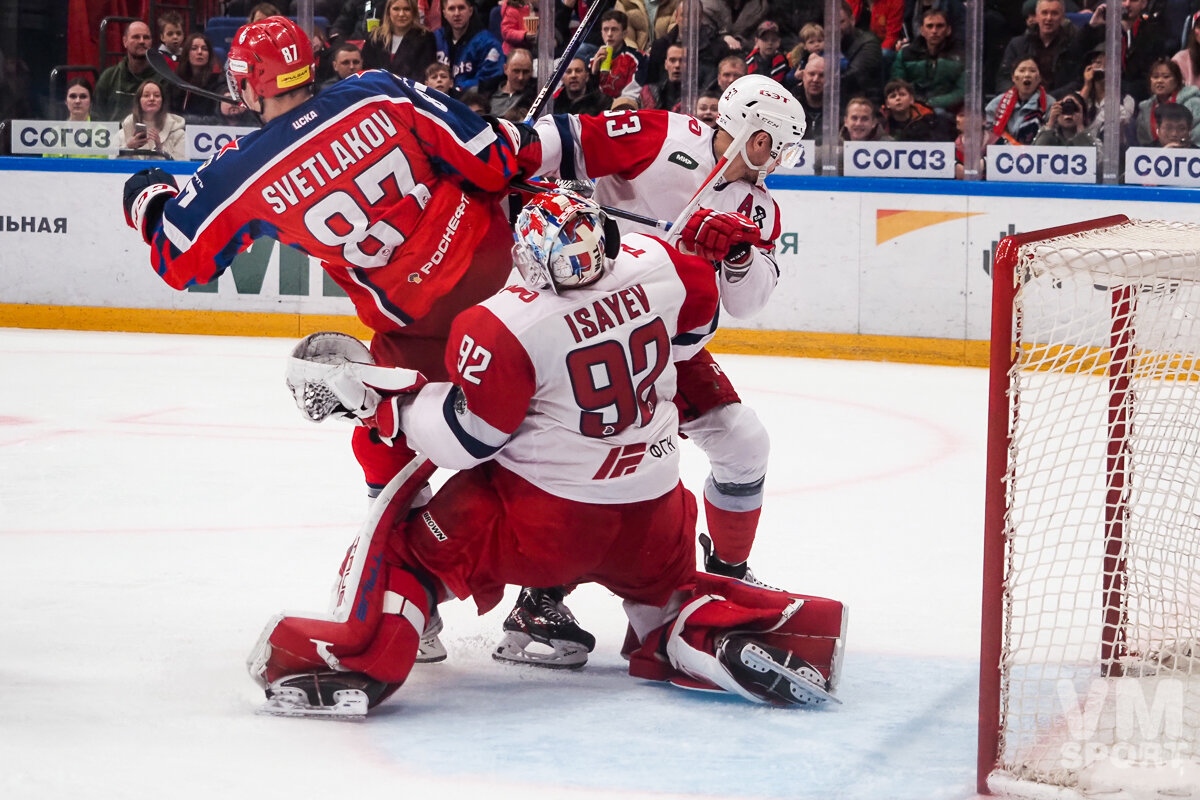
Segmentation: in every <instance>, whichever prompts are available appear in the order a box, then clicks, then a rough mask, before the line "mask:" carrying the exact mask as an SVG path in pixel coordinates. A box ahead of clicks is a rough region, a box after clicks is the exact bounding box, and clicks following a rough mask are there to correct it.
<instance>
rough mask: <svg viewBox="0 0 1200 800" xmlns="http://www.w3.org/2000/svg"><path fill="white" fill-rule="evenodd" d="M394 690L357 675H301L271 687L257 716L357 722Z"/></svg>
mask: <svg viewBox="0 0 1200 800" xmlns="http://www.w3.org/2000/svg"><path fill="white" fill-rule="evenodd" d="M397 685H398V684H397ZM395 689H396V685H390V684H386V683H384V682H382V681H377V680H375V679H373V678H370V677H368V676H367V675H363V674H362V673H359V672H334V671H332V670H330V671H327V672H302V673H298V674H296V675H285V676H284V677H282V678H280V679H279V680H277V681H274V682H273V683H271V684H270V685H269V686H268V687H267V702H266V704H265V705H263V706H262V707H261V708H260V709H259V710H258V713H260V714H271V715H274V716H280V717H315V718H318V719H339V720H350V721H355V722H357V721H360V720H364V719H366V717H367V709H369V708H371V707H372V706H375V705H376V704H378V703H379V702H381V701H382V700H383V699H384V698H386V697H387V696H388V695H390V694H391V693H392V692H393V691H394V690H395Z"/></svg>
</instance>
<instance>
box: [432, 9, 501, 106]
mask: <svg viewBox="0 0 1200 800" xmlns="http://www.w3.org/2000/svg"><path fill="white" fill-rule="evenodd" d="M442 18H443V22H444V23H445V24H443V25H442V27H440V28H438V30H437V32H436V33H435V34H434V37H435V38H436V40H437V58H438V61H440V62H442V63H443V64H446V65H447V66H449V67H450V74H451V76H453V78H454V86H455V88H457V89H458V90H459V91H466V90H467V89H474V88H476V87H480V88H482V89H484V90H486V91H491V90H492V89H494V88H495V87H496V86H498V85H499V83H500V81H501V80H503V78H504V53H503V52H501V49H500V43H499V42H498V41H496V39H495V37H494V36H492V35H491V34H490V33H488V32H487V28H485V27H484V24H483V22H482V21H481V20H480V19H479V15H478V14H476V13H475V4H474V2H473V0H443V3H442Z"/></svg>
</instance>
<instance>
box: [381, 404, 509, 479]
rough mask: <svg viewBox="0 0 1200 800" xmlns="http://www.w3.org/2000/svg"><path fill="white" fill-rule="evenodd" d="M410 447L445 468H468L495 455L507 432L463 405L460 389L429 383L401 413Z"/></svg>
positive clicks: (503, 442) (504, 440) (402, 426)
mask: <svg viewBox="0 0 1200 800" xmlns="http://www.w3.org/2000/svg"><path fill="white" fill-rule="evenodd" d="M400 428H401V430H403V431H404V435H405V437H407V439H408V445H409V447H411V448H413V449H414V450H416V451H417V452H419V453H423V454H424V455H426V456H428V457H429V459H430V460H431V461H433V463H435V464H437V465H438V466H439V467H443V468H445V469H469V468H471V467H474V466H475V465H477V464H481V463H483V462H484V461H487V460H488V459H489V458H491V457H492V456H494V455H496V453H498V452H499V451H500V449H501V448H502V447H504V445H505V444H506V443H507V442H508V438H509V437H508V434H506V433H504V432H503V431H499V430H497V429H496V428H493V427H491V426H490V425H488V424H487V423H486V422H484V421H483V420H481V419H479V418H478V417H476V416H475V415H474V414H472V413H471V412H470V410H469V409H467V408H466V402H465V400H464V399H463V396H462V392H461V391H459V389H458V387H457V386H454V385H453V384H449V383H431V384H429V385H428V386H426V387H425V388H423V389H422V390H421V391H420V392H418V393H417V396H416V399H415V400H413V402H412V403H409V404H408V405H407V406H406V407H405V408H404V409H402V410H401V412H400Z"/></svg>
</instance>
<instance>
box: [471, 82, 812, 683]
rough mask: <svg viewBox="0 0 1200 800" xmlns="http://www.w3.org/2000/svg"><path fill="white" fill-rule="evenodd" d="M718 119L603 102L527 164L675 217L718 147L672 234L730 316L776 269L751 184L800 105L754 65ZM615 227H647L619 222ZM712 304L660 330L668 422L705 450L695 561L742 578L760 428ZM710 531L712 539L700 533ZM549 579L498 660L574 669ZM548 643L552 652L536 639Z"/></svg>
mask: <svg viewBox="0 0 1200 800" xmlns="http://www.w3.org/2000/svg"><path fill="white" fill-rule="evenodd" d="M718 112H719V116H718V119H717V128H716V129H713V128H710V127H708V126H706V125H702V124H700V122H699V121H697V120H696V119H694V118H692V117H690V116H687V115H685V114H675V113H672V112H668V111H658V110H647V111H610V112H605V113H604V114H602V115H599V116H594V117H592V116H574V115H556V116H548V117H543V118H541V119H540V120H538V122H537V125H536V126H535V129H536V130H537V132H538V135H539V139H540V147H541V167H540V169H539V171H538V172H539V174H542V175H549V176H554V177H558V178H561V179H567V180H595V181H596V189H595V198H596V200H597V201H599V202H600V203H601V204H605V205H610V206H614V207H617V208H620V209H622V210H624V211H632V212H636V213H639V214H641V215H643V216H647V217H650V218H658V217H666V218H668V219H673V218H675V217H677V216H678V215H680V214H681V213H682V212H683V211H684V209H685V208H686V207H687V206H688V204H689V201H690V200H691V199H692V197H693V196H694V195H696V193H697V192H699V191H701V188H702V186H704V184H705V180H706V176H709V175H711V174H712V173H713V171H714V169H715V168H716V167H717V165H718V163H719V160H720V158H721V157H722V156H726V157H727V158H728V161H727V163H726V164H725V167H724V170H723V172H722V173H721V174H720V175H719V176H718V177H717V178H716V180H714V181H713V182H712V184H711V186H710V187H709V188H707V189H705V190H704V191H702V192H701V193H700V195H699V196H698V197H697V198H696V199H697V201H698V206H699V210H698V211H696V212H695V213H694V214H692V215H691V216H690V217H689V218H688V219H687V223H686V225H684V226H683V230H682V231H681V232H680V233H681V235H680V239H679V244H680V248H681V249H683V250H684V251H685V252H694V253H697V254H699V255H702V256H703V257H705V258H706V259H708V260H710V261H712V262H714V264H715V265H716V266H717V274H718V277H719V286H720V290H721V307H722V308H723V309H724V310H725V311H726V312H727V313H729V314H731V315H733V316H735V317H741V318H746V317H751V316H754V315H755V314H757V313H758V312H759V311H761V310H762V308H763V307H764V306H765V305H766V303H767V301H768V300H769V299H770V296H771V293H772V291H773V290H774V288H775V284H776V282H777V281H778V278H779V268H778V267H777V266H776V263H775V257H774V249H775V240H776V239H777V238H778V236H779V232H780V222H779V207H778V205H777V204H776V203H775V201H774V200H773V199H772V198H771V195H770V193H769V192H768V191H767V189H766V187H765V186H764V185H763V181H764V179H765V178H766V176H767V175H768V174H769V173H770V172H771V171H772V170H774V169H775V167H776V165H777V164H779V163H781V162H782V163H784V164H785V165H790V163H789V162H791V161H793V160H794V158H795V156H797V155H798V154H799V147H800V144H799V142H800V140H801V138H803V136H804V131H805V124H806V123H805V118H804V110H803V109H802V108H801V107H800V104H799V103H798V102H796V100H795V98H793V97H792V96H791V95H789V94H788V93H787V91H785V90H784V89H782V88H781V87H780V85H779V83H778V82H776V81H773V80H771V79H770V78H767V77H765V76H762V75H748V76H745V77H743V78H739V79H738V80H736V81H734V82H733V83H732V84H731V85H730V86H729V87H728V89H726V91H725V92H724V94H723V95H722V96H721V99H720V101H719V103H718ZM618 224H619V225H620V226H621V232H622V233H629V232H633V231H638V232H643V233H653V232H654V231H653V229H651V228H649V227H647V226H644V225H641V224H639V223H636V222H630V221H628V220H620V221H619V223H618ZM718 322H719V317H718V316H717V315H714V317H713V318H712V319H710V320H706V321H705V322H704V324H702V325H700V326H697V328H695V329H693V330H687V331H681V332H680V333H679V334H678V335H677V336H675V337H673V339H672V346H673V358H674V360H675V361H676V369H677V371H678V374H679V377H678V391H677V394H676V397H675V404H676V405H677V406H678V407H679V411H680V415H681V418H682V424H681V426H680V430H681V431H682V432H683V433H684V434H685V435H686V437H687V438H689V439H691V440H692V441H693V442H694V443H695V444H696V445H698V446H699V447H700V448H701V449H702V450H703V451H704V453H705V455H706V456H707V457H708V459H709V463H710V467H711V473H710V474H709V476H708V479H707V481H706V482H705V485H704V509H705V518H706V521H707V523H708V532H709V536H702V537H701V544H702V545H704V549H705V556H706V557H705V568H706V569H707V570H708V571H709V572H712V573H715V574H719V575H726V576H730V577H734V578H739V579H742V580H750V581H753V580H754V576H753V574H752V573H751V572H750V570H749V568H748V566H747V559H748V558H749V555H750V549H751V546H752V545H753V542H754V537H755V533H756V532H757V529H758V520H759V515H760V514H761V511H762V502H763V494H764V484H765V480H766V471H767V458H768V454H769V451H770V440H769V437H768V435H767V431H766V429H765V427H764V426H763V424H762V423H761V422H760V421H759V419H758V417H757V416H756V415H755V413H754V412H753V411H752V410H751V409H750V408H749V407H747V406H745V405H743V404H742V402H741V398H740V397H739V396H738V393H737V391H736V389H734V387H733V384H732V383H731V382H730V381H729V379H728V377H727V376H726V375H725V373H724V372H723V371H722V370H721V368H720V366H719V365H718V364H717V363H716V361H715V360H714V359H713V357H712V356H711V355H710V354H709V352H708V350H707V349H706V348H705V344H706V343H707V342H708V341H709V340H710V339H711V338H712V336H713V334H714V333H715V332H716V329H717V325H718ZM710 537H711V538H710ZM563 595H564V592H563V590H562V588H561V587H553V588H537V589H527V590H526V591H524V592H522V594H521V596H520V598H519V599H518V601H517V605H516V607H515V608H514V609H513V610H512V612H511V613H510V614H509V616H508V618H507V619H506V620H505V622H504V630H505V637H504V640H503V641H502V642H501V643H500V645H499V647H498V648H497V649H496V651H495V653H494V655H495V657H496V658H497V659H500V660H506V661H516V662H520V663H530V664H535V665H542V666H552V667H579V666H582V665H583V664H584V663H586V661H587V653H588V651H590V650H591V649H592V646H593V645H594V643H595V640H594V638H593V637H592V636H591V634H589V633H588V632H587V631H584V630H583V629H582V628H580V627H579V625H578V624H577V623H576V622H575V619H574V617H573V616H572V615H571V612H570V610H569V609H568V608H567V607H566V606H565V605H564V604H563V602H562V599H563ZM533 642H536V643H537V644H539V645H550V646H551V647H553V648H554V649H553V652H550V651H547V650H546V649H545V648H544V647H530V646H529V645H530V644H531V643H533Z"/></svg>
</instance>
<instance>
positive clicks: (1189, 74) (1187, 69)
mask: <svg viewBox="0 0 1200 800" xmlns="http://www.w3.org/2000/svg"><path fill="white" fill-rule="evenodd" d="M1197 23H1200V11H1198V12H1196V13H1195V14H1193V15H1192V16H1191V17H1189V18H1188V23H1187V46H1186V47H1184V48H1183V49H1182V50H1180V51H1179V52H1178V53H1176V54H1175V55H1174V56H1173V57H1172V58H1171V60H1172V61H1174V62H1175V63H1176V64H1178V65H1179V71H1180V72H1182V73H1183V85H1184V86H1197V87H1200V24H1197Z"/></svg>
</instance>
